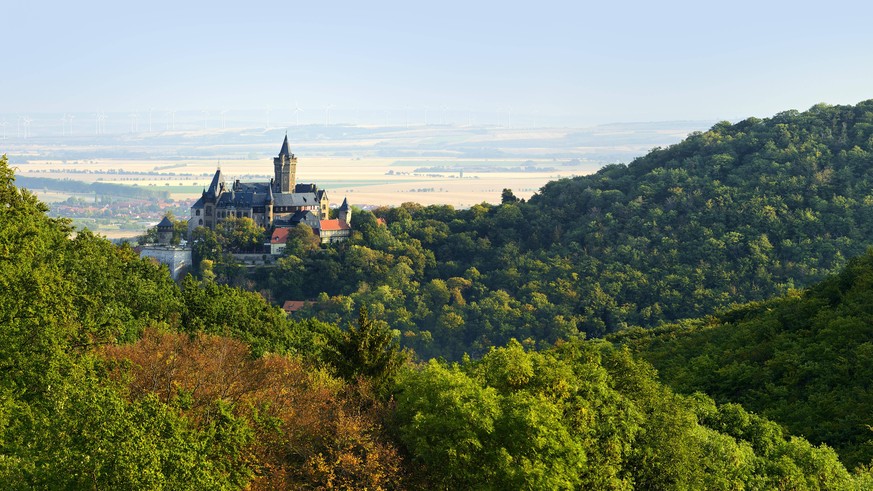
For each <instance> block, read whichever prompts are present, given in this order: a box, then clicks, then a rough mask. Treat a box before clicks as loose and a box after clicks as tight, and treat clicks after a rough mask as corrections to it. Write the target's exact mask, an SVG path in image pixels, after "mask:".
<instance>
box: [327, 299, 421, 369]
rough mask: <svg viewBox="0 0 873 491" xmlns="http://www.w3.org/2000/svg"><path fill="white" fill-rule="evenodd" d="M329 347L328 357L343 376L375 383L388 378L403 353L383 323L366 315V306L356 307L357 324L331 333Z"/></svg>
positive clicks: (398, 363)
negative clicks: (331, 345)
mask: <svg viewBox="0 0 873 491" xmlns="http://www.w3.org/2000/svg"><path fill="white" fill-rule="evenodd" d="M332 337H333V343H332V344H333V347H332V352H331V353H330V354H329V355H328V361H329V362H330V363H331V364H332V365H333V366H334V367H336V369H337V372H338V373H339V374H340V375H341V376H342V377H344V378H345V379H347V380H354V379H355V378H356V377H358V376H364V377H367V378H370V379H372V380H373V381H375V382H376V383H377V384H382V383H385V382H387V381H390V380H391V379H392V378H393V377H394V375H395V374H396V372H397V370H398V369H399V368H400V366H401V365H402V364H403V363H404V361H405V360H406V359H407V356H406V355H405V354H404V353H403V352H402V351H401V350H400V345H399V343H398V342H397V339H395V336H394V333H393V332H392V331H391V330H390V329H388V326H387V324H385V323H384V322H380V321H375V320H373V319H370V316H369V313H368V311H367V308H366V307H361V308H360V309H359V310H358V322H357V325H349V327H348V330H346V331H339V330H336V331H334V332H333V333H332Z"/></svg>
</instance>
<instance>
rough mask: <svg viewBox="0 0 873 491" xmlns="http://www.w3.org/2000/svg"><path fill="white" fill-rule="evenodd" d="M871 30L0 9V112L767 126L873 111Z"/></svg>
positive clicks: (474, 6) (173, 8) (380, 13)
mask: <svg viewBox="0 0 873 491" xmlns="http://www.w3.org/2000/svg"><path fill="white" fill-rule="evenodd" d="M871 18H873V2H847V1H842V0H833V1H829V2H804V1H793V2H786V1H766V0H757V1H733V2H724V1H722V2H701V1H693V2H692V1H687V2H677V1H669V0H665V1H658V2H652V1H646V2H638V1H611V2H607V1H602V0H601V1H598V2H589V1H582V0H580V1H567V2H552V1H548V0H540V1H528V2H521V3H519V2H513V1H504V2H477V1H474V0H467V1H454V0H445V1H438V2H417V1H409V0H407V1H403V2H382V1H378V0H372V1H367V2H361V1H357V2H339V1H329V0H323V1H320V2H316V1H311V0H310V1H307V2H297V1H293V0H285V1H281V2H278V1H276V2H274V1H247V2H240V1H233V2H224V1H221V0H217V1H213V2H209V3H202V4H201V3H199V2H184V1H182V0H175V1H171V2H167V1H163V0H153V1H151V0H150V1H146V2H123V1H117V0H115V1H111V2H93V1H87V0H85V1H80V2H67V1H64V2H44V1H39V0H28V1H24V0H0V114H7V115H13V116H14V115H20V114H23V113H60V112H94V111H145V110H148V109H149V108H155V109H156V110H170V109H173V110H179V111H182V110H188V111H207V110H208V111H219V110H228V111H233V110H266V108H268V107H269V108H270V110H271V111H272V112H273V113H274V114H276V115H277V116H276V117H279V115H281V114H285V117H286V118H287V117H288V114H291V111H293V109H294V108H295V107H300V108H301V109H302V110H303V111H302V112H301V113H300V117H301V118H304V120H306V119H307V118H308V119H309V120H312V121H314V120H316V119H320V118H322V117H324V116H325V114H326V112H327V111H325V107H326V106H328V105H330V106H332V107H333V110H334V111H335V112H340V111H346V112H349V111H351V110H353V109H354V110H356V111H371V112H372V111H376V112H378V111H395V112H396V111H406V112H407V113H408V112H409V111H410V110H412V111H413V112H414V114H416V115H417V116H416V117H422V116H421V113H423V112H424V110H425V108H427V110H429V111H431V116H430V117H431V118H436V116H435V115H433V112H435V111H443V113H444V114H445V108H447V109H449V110H450V111H451V112H452V114H454V115H455V116H454V117H458V118H459V117H461V116H459V115H460V114H463V113H467V114H475V115H476V117H477V118H479V119H485V118H486V117H495V118H500V117H515V118H522V117H528V118H531V117H533V118H539V119H540V120H541V123H542V124H549V122H553V123H554V124H570V125H576V126H588V125H594V124H604V123H610V122H631V121H671V120H721V119H729V120H737V119H741V118H745V117H748V116H757V117H766V116H769V115H772V114H774V113H776V112H779V111H783V110H787V109H799V110H804V109H807V108H809V107H810V106H812V105H814V104H816V103H820V102H824V103H828V104H854V103H857V102H859V101H861V100H865V99H869V98H873V83H871V81H873V53H871V51H870V47H871V46H873V29H870V28H869V26H868V25H867V24H868V22H869V19H871ZM501 114H503V115H504V116H501ZM486 115H491V116H486ZM513 115H515V116H513Z"/></svg>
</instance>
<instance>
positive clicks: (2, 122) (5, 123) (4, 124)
mask: <svg viewBox="0 0 873 491" xmlns="http://www.w3.org/2000/svg"><path fill="white" fill-rule="evenodd" d="M7 126H9V123H7V122H6V121H5V120H4V121H0V128H3V139H4V140H5V139H6V127H7Z"/></svg>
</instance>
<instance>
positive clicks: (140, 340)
mask: <svg viewBox="0 0 873 491" xmlns="http://www.w3.org/2000/svg"><path fill="white" fill-rule="evenodd" d="M45 212H46V207H45V206H44V205H42V204H41V203H39V202H38V201H37V200H36V199H35V198H34V196H33V195H32V194H30V193H28V192H26V191H22V190H19V189H17V188H16V187H15V186H14V185H13V176H12V173H11V171H10V170H9V168H8V166H7V165H6V161H5V158H3V157H2V156H0V489H13V490H18V489H113V490H141V489H147V490H164V489H171V490H201V489H222V490H233V489H248V490H260V489H269V490H273V489H373V490H386V491H387V490H402V489H485V490H487V489H500V490H503V489H616V490H629V489H724V490H728V489H838V490H856V489H870V487H871V486H873V475H871V473H870V472H869V471H868V470H867V469H863V468H861V469H858V470H857V471H856V472H854V473H850V472H849V471H848V470H847V469H846V468H845V467H844V466H843V465H842V464H841V463H840V462H839V461H838V459H837V454H836V453H835V452H834V451H833V450H832V449H830V448H828V447H827V446H818V447H817V446H813V445H810V443H809V442H808V441H806V440H804V439H802V438H794V437H789V435H788V434H786V433H785V432H784V431H783V430H782V429H781V428H780V427H779V426H778V425H776V424H775V423H772V422H770V421H767V420H766V419H763V418H760V417H758V416H755V415H753V414H750V413H748V412H747V411H745V410H744V409H743V408H742V407H740V406H739V405H736V404H725V405H716V404H715V403H714V402H713V401H712V400H711V399H709V398H708V397H706V396H704V395H695V396H693V397H686V396H681V395H677V394H675V393H673V392H672V391H671V390H670V389H669V388H667V387H666V386H664V385H662V384H661V383H659V382H658V380H657V378H656V375H655V373H654V371H653V370H652V369H651V367H650V366H649V365H648V364H647V363H645V362H642V361H639V360H636V359H634V358H633V357H632V356H631V355H630V353H629V351H628V350H619V349H616V348H614V347H613V346H612V345H610V344H609V343H607V342H605V341H602V340H597V341H586V340H573V341H571V342H567V343H561V344H559V345H557V346H555V347H553V348H551V349H548V350H543V351H541V352H537V351H525V350H524V349H523V347H522V346H521V345H520V344H519V343H517V342H510V343H509V344H508V345H507V346H506V347H503V348H495V349H492V350H490V351H489V352H488V353H487V354H485V355H484V356H483V357H482V358H481V359H479V360H476V361H471V360H469V359H468V360H465V361H464V362H463V363H460V364H449V363H441V362H438V361H436V360H432V361H431V362H429V363H421V364H417V365H416V364H412V363H410V362H409V360H408V359H405V357H404V356H403V355H402V353H401V352H400V351H399V350H398V348H397V345H396V342H395V340H394V338H393V336H391V333H390V331H389V330H388V329H387V328H386V327H385V326H384V325H383V324H381V323H379V322H374V321H372V320H371V319H369V318H368V316H367V314H366V311H361V312H360V315H359V319H358V321H357V323H356V325H353V326H349V328H348V329H346V330H341V329H340V328H339V327H338V326H335V325H324V324H319V323H317V322H291V321H289V320H288V319H287V318H286V316H285V315H284V314H283V313H282V312H281V311H280V310H279V309H277V308H275V307H271V306H270V305H268V304H267V303H266V302H265V301H264V299H263V298H261V297H260V296H259V295H257V294H254V293H250V292H245V291H241V290H237V289H234V288H230V287H227V286H222V285H217V284H215V283H214V282H212V281H208V280H206V281H203V282H198V281H196V280H194V279H193V278H191V277H190V276H189V277H187V278H186V279H185V280H184V281H183V282H182V285H181V288H180V287H179V286H177V285H176V284H175V283H173V281H172V280H171V279H170V276H169V272H168V271H167V269H166V268H164V267H161V266H159V265H157V264H153V263H151V262H149V261H146V260H142V259H140V258H138V257H137V256H136V255H135V254H134V252H133V251H132V250H131V248H130V247H127V246H124V247H115V246H113V245H112V244H111V243H109V242H108V241H107V240H105V239H102V238H100V237H96V236H94V235H93V234H91V233H88V232H86V231H80V232H79V233H78V234H77V235H76V237H75V238H74V239H73V238H70V233H71V229H70V228H69V226H68V224H67V223H66V222H65V221H63V220H57V219H51V218H48V217H47V216H46V215H45Z"/></svg>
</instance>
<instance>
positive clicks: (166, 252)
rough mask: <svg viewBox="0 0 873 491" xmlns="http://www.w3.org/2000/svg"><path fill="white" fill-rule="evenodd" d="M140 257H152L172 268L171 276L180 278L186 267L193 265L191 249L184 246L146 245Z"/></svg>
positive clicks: (175, 278)
mask: <svg viewBox="0 0 873 491" xmlns="http://www.w3.org/2000/svg"><path fill="white" fill-rule="evenodd" d="M139 256H140V257H150V258H152V259H155V260H157V261H158V262H159V263H161V264H166V265H167V267H168V268H170V276H172V277H173V279H174V280H177V279H179V276H181V274H182V272H183V271H184V269H185V267H187V266H191V262H192V261H191V249H186V248H182V247H166V246H146V247H143V248H142V252H140V253H139Z"/></svg>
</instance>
